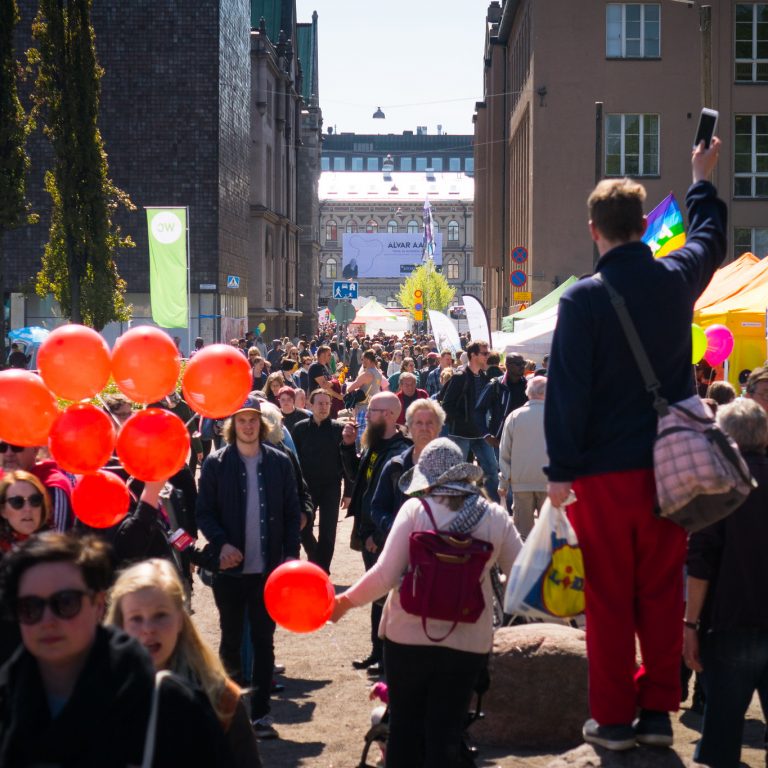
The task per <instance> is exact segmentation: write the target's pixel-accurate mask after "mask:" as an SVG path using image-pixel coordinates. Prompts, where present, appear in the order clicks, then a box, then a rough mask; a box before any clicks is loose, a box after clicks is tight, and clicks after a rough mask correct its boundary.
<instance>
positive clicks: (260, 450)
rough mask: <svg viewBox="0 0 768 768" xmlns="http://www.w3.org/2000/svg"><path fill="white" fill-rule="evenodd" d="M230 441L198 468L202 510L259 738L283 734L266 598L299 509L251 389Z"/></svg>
mask: <svg viewBox="0 0 768 768" xmlns="http://www.w3.org/2000/svg"><path fill="white" fill-rule="evenodd" d="M224 432H225V435H224V437H225V439H226V441H227V445H225V446H224V447H223V448H221V449H220V450H218V451H215V452H214V453H212V454H211V455H210V456H208V457H207V458H206V459H205V461H204V462H203V467H202V471H201V473H200V484H199V492H198V497H197V508H196V516H197V522H198V526H199V528H200V530H201V531H202V533H203V534H204V536H205V537H206V539H208V541H209V542H210V544H211V546H212V548H213V551H214V553H218V560H219V568H220V570H219V572H218V573H216V574H215V575H214V577H213V596H214V600H215V601H216V607H217V609H218V611H219V626H220V629H221V641H220V645H219V656H220V657H221V660H222V662H223V664H224V668H225V669H226V670H227V673H228V674H229V675H230V677H232V678H233V679H234V680H235V681H236V682H238V683H240V684H245V685H248V684H250V685H251V686H252V688H253V693H252V695H251V717H252V719H253V726H254V731H255V733H256V735H257V737H258V738H262V739H268V738H277V737H278V734H277V731H276V730H275V728H274V727H273V722H274V721H273V719H272V717H271V716H270V714H269V712H270V703H269V696H270V690H271V687H272V673H273V668H274V662H275V651H274V634H275V623H274V621H273V620H272V618H271V617H270V616H269V614H268V613H267V610H266V608H265V605H264V585H265V582H266V579H267V577H268V576H269V574H270V573H271V572H272V571H273V570H274V569H275V568H277V566H279V565H280V564H281V563H282V562H284V561H285V560H290V559H295V558H298V556H299V529H300V524H301V508H300V505H299V497H298V494H297V490H296V476H295V473H294V470H293V466H292V464H291V460H290V459H289V458H288V456H286V455H285V454H284V453H282V452H281V451H279V450H277V449H276V448H274V447H272V446H270V445H267V444H265V440H266V436H267V432H268V426H267V424H266V423H265V422H264V421H263V420H262V418H261V403H260V401H259V400H258V398H256V397H254V396H252V395H249V396H248V397H247V398H246V400H245V402H243V403H242V405H241V406H240V407H239V408H237V409H236V410H235V412H234V414H233V415H232V418H231V419H230V420H229V422H228V423H227V425H226V426H225V430H224ZM246 615H247V619H248V623H249V625H250V630H251V643H252V648H253V666H252V671H251V679H250V680H249V681H246V680H244V676H243V670H242V658H241V653H240V645H241V640H242V635H243V624H244V621H245V619H246Z"/></svg>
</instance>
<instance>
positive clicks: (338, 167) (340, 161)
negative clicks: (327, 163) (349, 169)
mask: <svg viewBox="0 0 768 768" xmlns="http://www.w3.org/2000/svg"><path fill="white" fill-rule="evenodd" d="M333 170H334V171H343V170H345V164H344V158H343V157H334V158H333Z"/></svg>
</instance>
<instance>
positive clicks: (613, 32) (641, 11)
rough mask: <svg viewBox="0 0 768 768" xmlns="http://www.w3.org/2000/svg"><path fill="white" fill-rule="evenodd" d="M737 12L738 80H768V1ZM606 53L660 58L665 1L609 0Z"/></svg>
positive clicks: (738, 7) (738, 5) (747, 5)
mask: <svg viewBox="0 0 768 768" xmlns="http://www.w3.org/2000/svg"><path fill="white" fill-rule="evenodd" d="M734 14H735V15H734V22H735V23H734V79H735V81H736V82H737V83H766V82H768V3H736V6H735V9H734ZM605 55H606V56H607V57H608V58H610V59H643V58H645V59H657V58H659V57H660V56H661V4H660V3H608V4H607V5H606V8H605Z"/></svg>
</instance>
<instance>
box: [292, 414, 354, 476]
mask: <svg viewBox="0 0 768 768" xmlns="http://www.w3.org/2000/svg"><path fill="white" fill-rule="evenodd" d="M343 431H344V425H343V424H342V423H341V422H340V421H336V419H325V421H322V422H321V423H320V424H319V425H318V424H316V423H315V421H314V419H312V418H309V419H305V420H304V421H300V422H299V423H298V424H297V425H296V426H295V427H294V428H293V442H294V443H295V444H296V452H297V453H298V456H299V462H300V463H301V467H302V471H303V472H304V479H305V480H306V481H307V485H308V486H309V488H310V490H312V489H313V488H315V489H317V488H325V487H326V486H328V485H335V486H338V484H339V482H340V481H341V476H342V462H341V450H340V448H341V433H342V432H343Z"/></svg>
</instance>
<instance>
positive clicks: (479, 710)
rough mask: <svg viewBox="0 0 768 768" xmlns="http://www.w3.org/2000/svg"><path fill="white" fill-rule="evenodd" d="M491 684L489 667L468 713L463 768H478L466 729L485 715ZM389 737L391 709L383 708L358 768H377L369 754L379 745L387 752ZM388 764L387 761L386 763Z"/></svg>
mask: <svg viewBox="0 0 768 768" xmlns="http://www.w3.org/2000/svg"><path fill="white" fill-rule="evenodd" d="M490 684H491V677H490V675H489V673H488V665H487V664H486V666H485V667H484V669H483V671H482V672H481V673H480V675H479V677H478V679H477V682H476V683H475V706H474V708H473V709H471V710H470V711H469V712H467V719H466V721H465V724H464V731H465V732H464V735H463V737H462V741H461V765H462V768H476V763H475V757H476V755H477V747H473V746H470V744H469V743H468V742H467V734H466V729H467V728H469V726H470V725H472V723H474V722H475V720H479V719H480V718H481V717H484V715H483V694H484V693H485V692H486V691H487V690H488V688H489V686H490ZM388 737H389V707H388V706H387V707H385V708H383V713H382V714H381V717H380V719H378V722H376V723H374V724H373V725H371V727H370V728H369V729H368V732H367V733H366V734H365V744H364V746H363V753H362V755H361V756H360V762H359V763H358V764H357V768H377V766H376V764H371V763H369V762H368V753H369V751H370V749H371V747H372V746H373V745H374V744H378V745H379V747H380V748H381V750H382V753H384V752H385V750H386V745H387V738H388ZM385 764H386V761H385Z"/></svg>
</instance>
